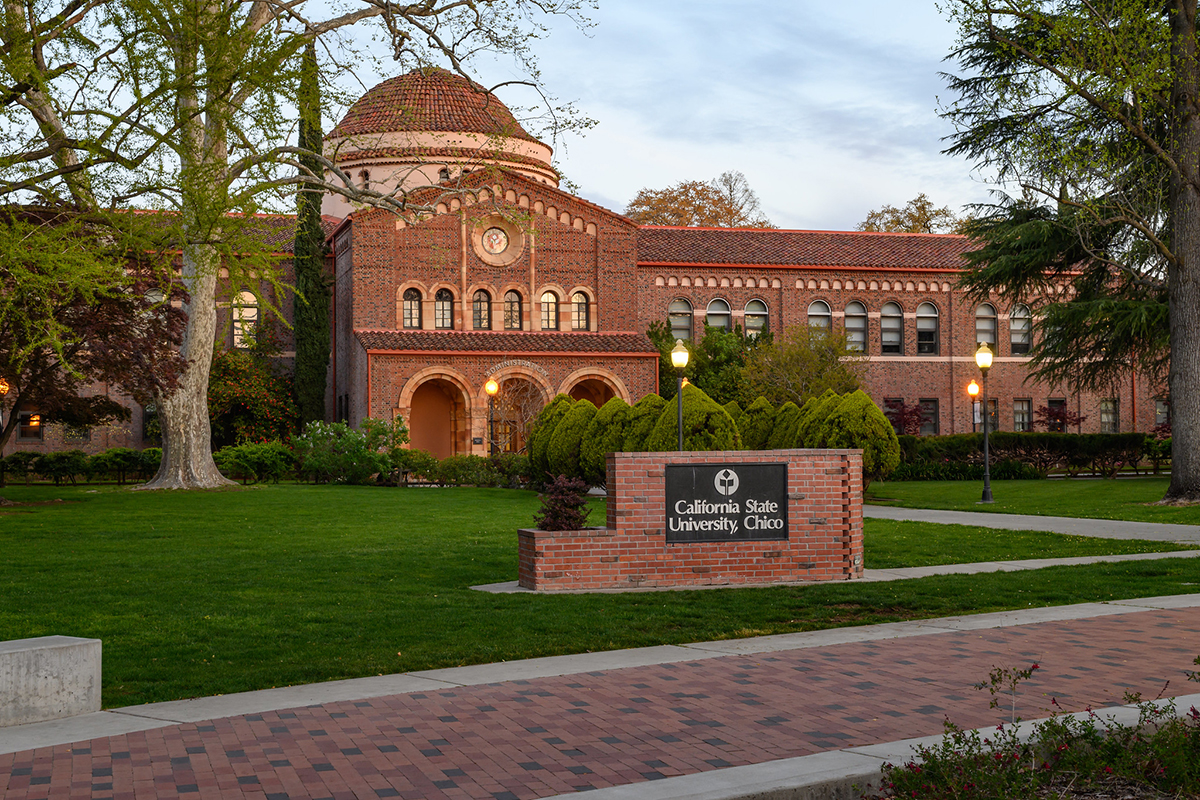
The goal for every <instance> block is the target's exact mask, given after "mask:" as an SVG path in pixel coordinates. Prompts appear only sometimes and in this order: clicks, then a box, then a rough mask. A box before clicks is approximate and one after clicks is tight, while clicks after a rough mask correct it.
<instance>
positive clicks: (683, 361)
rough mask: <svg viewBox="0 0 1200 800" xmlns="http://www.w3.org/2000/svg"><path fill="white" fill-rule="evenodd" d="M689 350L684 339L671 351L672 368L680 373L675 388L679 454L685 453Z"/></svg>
mask: <svg viewBox="0 0 1200 800" xmlns="http://www.w3.org/2000/svg"><path fill="white" fill-rule="evenodd" d="M688 355H689V354H688V349H687V347H685V346H684V344H683V339H676V340H675V347H673V348H672V349H671V366H673V367H675V369H676V371H677V372H678V373H679V383H678V384H677V385H676V388H675V400H676V402H677V405H678V407H679V452H681V453H682V452H683V371H684V370H685V369H687V365H688Z"/></svg>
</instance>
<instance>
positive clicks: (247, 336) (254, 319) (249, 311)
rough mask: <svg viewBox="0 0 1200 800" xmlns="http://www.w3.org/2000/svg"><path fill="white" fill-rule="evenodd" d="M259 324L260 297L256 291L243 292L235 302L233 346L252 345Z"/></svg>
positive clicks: (243, 346)
mask: <svg viewBox="0 0 1200 800" xmlns="http://www.w3.org/2000/svg"><path fill="white" fill-rule="evenodd" d="M257 324H258V298H257V297H255V296H254V292H242V293H241V294H239V295H238V296H237V300H235V301H234V302H233V346H234V347H237V348H245V347H251V346H252V345H253V344H254V327H255V326H256V325H257Z"/></svg>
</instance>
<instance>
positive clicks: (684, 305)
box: [667, 297, 692, 342]
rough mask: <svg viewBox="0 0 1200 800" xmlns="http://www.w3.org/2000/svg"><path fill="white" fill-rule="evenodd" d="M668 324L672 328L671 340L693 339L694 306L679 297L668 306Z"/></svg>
mask: <svg viewBox="0 0 1200 800" xmlns="http://www.w3.org/2000/svg"><path fill="white" fill-rule="evenodd" d="M667 322H668V324H670V326H671V338H672V339H682V340H683V341H685V342H686V341H688V340H690V339H691V338H692V304H691V303H689V302H688V301H687V300H684V299H683V298H682V297H677V298H675V299H674V300H672V301H671V305H669V306H667Z"/></svg>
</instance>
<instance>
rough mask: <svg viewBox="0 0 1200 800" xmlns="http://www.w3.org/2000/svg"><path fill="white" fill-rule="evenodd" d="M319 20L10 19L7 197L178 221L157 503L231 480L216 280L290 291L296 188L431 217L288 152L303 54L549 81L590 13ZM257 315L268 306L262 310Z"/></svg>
mask: <svg viewBox="0 0 1200 800" xmlns="http://www.w3.org/2000/svg"><path fill="white" fill-rule="evenodd" d="M316 5H317V4H315V3H306V2H304V0H297V2H291V3H280V2H275V1H274V0H255V2H249V3H243V2H235V1H234V0H119V1H118V2H110V3H95V2H87V3H73V4H70V5H68V6H67V9H68V10H67V11H64V12H62V13H59V12H58V11H55V10H45V9H43V8H41V7H38V6H36V5H29V6H28V7H26V6H22V5H18V6H15V7H12V6H5V10H4V12H3V13H4V15H5V16H4V23H5V24H4V26H2V28H0V45H2V46H0V81H3V82H4V85H5V86H6V89H7V95H8V96H7V98H6V99H7V101H8V102H7V104H6V105H5V106H4V107H3V110H2V111H0V113H3V114H4V115H5V123H6V125H7V127H6V139H5V141H6V152H4V153H3V154H2V155H3V156H4V157H3V158H0V195H2V196H4V197H5V198H7V199H9V200H10V201H11V200H12V199H13V198H19V197H25V196H29V195H34V196H38V197H41V198H43V199H44V200H45V201H46V202H48V203H63V202H68V203H70V204H71V205H73V206H74V207H75V208H77V209H79V210H81V211H83V212H87V213H96V214H98V213H100V212H101V211H102V210H103V209H108V208H117V209H120V208H128V207H130V206H132V205H134V204H142V205H151V206H152V207H154V208H155V209H156V210H161V211H164V212H168V213H162V214H159V215H157V216H156V221H157V222H158V223H159V225H160V234H161V235H160V242H161V244H160V247H159V250H158V252H166V251H174V252H178V253H179V268H180V274H181V278H180V279H181V281H182V284H183V286H184V288H185V289H186V291H187V295H188V301H187V302H186V303H185V306H184V311H185V312H186V313H187V324H186V327H185V329H184V332H183V339H182V342H181V344H180V355H181V356H182V358H183V360H184V363H185V365H186V366H185V367H184V369H183V370H182V372H181V374H180V376H179V379H178V382H177V384H176V385H174V386H172V387H161V388H160V389H159V390H158V396H157V399H156V405H157V407H158V411H159V415H160V419H161V423H162V429H163V458H162V463H161V466H160V468H159V471H158V474H157V475H156V476H155V478H154V479H153V480H152V481H151V482H150V483H149V484H148V487H147V488H189V487H209V486H217V485H223V484H226V483H229V481H228V480H226V479H225V478H223V477H222V476H221V474H220V473H219V471H218V470H217V468H216V465H215V464H214V463H213V459H212V453H211V447H210V435H209V434H210V431H209V421H208V411H207V408H206V397H207V379H208V374H209V367H210V363H211V358H212V343H213V341H214V338H215V334H216V293H217V282H218V275H219V273H220V271H221V270H228V273H229V282H230V288H231V289H232V290H233V291H237V290H238V289H239V287H246V288H249V289H250V290H252V291H255V292H256V294H260V293H261V288H260V287H261V286H262V285H263V282H264V281H265V282H266V283H267V284H271V283H274V287H273V292H272V294H273V295H274V296H275V297H279V296H282V292H283V287H282V286H280V285H279V284H278V270H277V266H278V264H277V257H276V256H274V255H273V254H272V253H271V252H270V250H271V249H272V248H271V247H270V246H269V245H268V244H267V241H266V237H264V236H262V235H260V234H259V232H258V231H257V230H256V226H257V225H259V224H260V222H259V221H258V220H257V219H256V218H255V216H254V214H255V213H256V212H258V211H259V210H260V209H261V208H262V207H264V205H268V206H269V205H270V204H272V203H277V202H279V201H280V200H281V199H282V196H283V195H286V194H290V193H291V192H293V191H294V190H295V188H296V187H298V186H307V187H320V188H321V189H323V190H325V191H334V192H338V193H341V194H343V195H345V196H348V197H351V198H352V199H355V200H359V201H362V202H368V203H370V204H373V205H375V206H378V207H382V208H389V209H394V210H397V211H400V210H406V211H420V210H422V208H424V207H427V204H422V203H417V202H414V203H411V204H410V203H409V202H408V199H409V196H410V194H411V190H412V189H414V188H420V187H409V188H408V189H405V190H404V191H399V192H394V193H389V194H386V195H385V194H383V193H381V192H379V191H373V190H370V189H365V188H363V187H359V186H356V185H355V182H354V181H353V180H352V179H351V178H350V176H348V175H346V174H345V173H344V172H343V171H342V170H341V169H340V168H339V167H338V166H337V164H335V163H334V162H333V161H331V160H330V159H328V158H325V157H324V155H323V154H321V153H314V152H311V151H308V150H305V149H303V148H300V147H298V146H295V145H292V144H289V142H290V140H291V137H292V135H293V133H294V131H293V129H294V127H295V124H294V123H295V120H294V119H293V118H292V115H291V114H290V113H289V112H288V110H287V109H288V108H289V107H290V105H291V103H292V102H293V101H294V100H295V98H296V96H297V92H296V83H297V80H298V75H299V71H300V69H299V67H300V63H301V60H302V58H301V53H302V52H303V50H304V49H305V47H306V45H307V44H308V43H309V42H311V41H314V40H317V41H321V42H322V43H327V42H330V41H331V40H332V39H334V38H335V37H337V36H338V35H340V33H341V32H342V31H343V30H344V29H346V28H348V27H349V26H351V25H354V24H356V23H359V22H361V21H363V20H367V19H378V20H379V21H380V22H382V23H383V25H384V30H385V32H386V35H387V36H388V38H389V39H390V41H391V44H392V50H393V56H394V58H395V60H396V61H397V62H398V63H399V65H400V67H401V68H411V67H413V66H426V65H429V64H432V63H434V62H435V61H442V62H446V63H448V64H449V65H450V66H451V67H452V68H453V69H454V70H455V71H457V72H458V73H459V74H462V75H464V76H466V74H467V71H468V69H469V68H470V67H471V65H472V63H473V60H474V59H476V58H479V57H487V56H488V55H495V54H497V53H500V54H505V55H508V56H511V57H512V58H513V60H514V61H515V63H516V67H517V69H519V70H522V71H523V72H525V73H526V74H528V75H530V76H536V74H537V73H536V68H535V66H536V65H535V64H534V60H533V58H532V55H531V51H530V47H531V44H532V42H534V41H536V40H537V38H538V37H539V36H540V35H541V34H543V33H544V32H545V30H546V29H545V27H544V26H543V25H541V24H540V23H539V22H538V19H540V15H542V14H565V15H568V16H571V17H572V18H574V19H575V20H576V21H578V22H586V21H585V20H582V19H581V18H580V17H579V14H580V12H581V10H582V9H583V8H584V7H585V6H590V5H591V4H590V3H589V2H588V0H493V1H492V2H487V3H475V2H463V0H431V2H426V3H418V4H406V3H399V2H393V0H352V2H350V3H349V4H346V5H344V6H343V7H342V8H340V9H338V13H339V15H338V16H333V17H329V18H325V19H322V18H319V17H318V16H317V14H318V13H320V11H319V10H318V9H317V7H316ZM332 62H333V63H328V64H327V66H329V67H331V68H335V67H336V62H337V59H333V60H332ZM516 82H522V83H526V84H529V85H534V81H533V80H532V79H531V80H527V81H516ZM122 102H124V103H125V105H124V106H119V105H118V104H119V103H122ZM558 111H560V109H555V112H556V113H557V112H558ZM558 118H559V119H561V118H562V117H561V116H559V117H558ZM304 155H308V156H313V157H316V160H317V162H318V163H319V165H320V171H321V174H319V175H314V174H311V170H309V169H303V168H301V166H300V164H299V162H298V160H297V159H298V157H299V156H304ZM327 175H328V176H330V179H329V180H326V176H327ZM430 199H431V200H432V201H433V202H435V203H436V202H437V199H438V198H437V197H433V198H430ZM110 216H111V217H112V218H113V219H114V220H115V221H116V222H120V221H121V219H122V217H123V218H124V219H125V220H133V219H136V218H137V217H138V216H139V215H132V214H124V215H122V214H113V215H110ZM260 305H266V306H268V307H271V306H272V301H271V299H270V298H268V297H260Z"/></svg>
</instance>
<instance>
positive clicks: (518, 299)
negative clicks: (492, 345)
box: [400, 287, 592, 331]
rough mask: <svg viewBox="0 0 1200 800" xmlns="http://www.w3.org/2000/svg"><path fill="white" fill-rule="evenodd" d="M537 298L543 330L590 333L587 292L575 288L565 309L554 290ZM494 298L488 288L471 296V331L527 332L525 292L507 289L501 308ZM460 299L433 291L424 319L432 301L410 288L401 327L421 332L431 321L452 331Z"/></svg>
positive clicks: (445, 291)
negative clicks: (495, 304)
mask: <svg viewBox="0 0 1200 800" xmlns="http://www.w3.org/2000/svg"><path fill="white" fill-rule="evenodd" d="M536 297H537V303H538V307H537V309H536V310H535V311H536V313H537V315H538V317H537V318H538V320H539V321H540V322H541V327H542V330H560V329H569V330H574V331H588V330H591V323H592V297H591V295H590V294H589V293H588V292H587V291H585V290H583V289H576V290H575V291H573V292H571V293H570V295H569V300H568V302H567V305H565V306H564V305H563V303H562V298H560V296H559V293H558V292H557V291H555V290H552V289H546V290H544V291H542V292H541V293H540V294H538V295H536ZM495 298H496V295H494V294H493V293H492V292H491V291H490V290H488V289H476V290H475V291H474V292H472V293H471V306H470V317H469V322H470V329H471V330H476V331H490V330H496V329H497V328H500V329H502V330H506V331H520V330H524V329H525V316H526V305H525V303H526V300H525V297H524V296H523V295H522V293H521V292H520V291H517V290H515V289H508V290H506V291H505V292H504V294H503V295H502V296H501V299H500V301H499V302H500V307H499V308H496V307H494V306H493V303H495V302H496V300H495ZM457 300H458V298H457V297H456V296H455V293H454V292H453V291H452V290H450V289H447V288H441V289H437V290H436V291H435V292H433V297H432V304H433V305H432V312H433V313H432V315H431V317H432V319H431V320H430V319H427V318H426V316H425V305H426V304H427V303H429V302H430V301H431V298H430V297H429V293H428V292H425V291H422V290H421V289H418V288H416V287H409V288H407V289H405V290H404V291H403V292H401V301H400V325H401V327H403V328H405V329H408V330H420V329H422V328H425V327H429V325H430V323H431V322H432V327H433V328H434V329H436V330H451V329H453V328H454V325H455V322H454V307H455V303H456V302H457ZM560 323H561V324H560Z"/></svg>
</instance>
